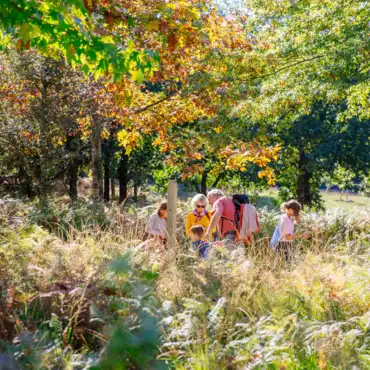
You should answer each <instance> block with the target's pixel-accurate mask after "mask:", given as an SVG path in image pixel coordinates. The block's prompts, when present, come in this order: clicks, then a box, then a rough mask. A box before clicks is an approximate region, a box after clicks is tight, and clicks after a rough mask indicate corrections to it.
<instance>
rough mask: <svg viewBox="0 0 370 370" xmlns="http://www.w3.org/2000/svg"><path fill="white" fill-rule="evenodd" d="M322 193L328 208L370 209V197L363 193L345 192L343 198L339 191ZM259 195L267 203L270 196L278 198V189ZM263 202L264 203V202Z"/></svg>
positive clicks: (349, 210) (347, 209) (274, 198)
mask: <svg viewBox="0 0 370 370" xmlns="http://www.w3.org/2000/svg"><path fill="white" fill-rule="evenodd" d="M321 195H322V199H323V201H324V206H325V208H326V209H341V210H346V211H348V212H351V211H353V210H354V209H356V210H358V209H364V210H365V209H370V198H368V197H365V196H363V195H359V194H352V193H350V194H348V195H346V194H343V195H342V199H341V195H340V193H339V192H330V191H322V192H321ZM259 197H262V198H264V200H265V203H267V204H268V203H269V202H268V198H272V200H277V199H278V191H277V189H275V188H271V189H270V190H268V191H265V192H261V193H260V194H259ZM270 203H271V202H270ZM262 204H264V203H263V202H262Z"/></svg>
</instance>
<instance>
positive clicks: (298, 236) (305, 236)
mask: <svg viewBox="0 0 370 370" xmlns="http://www.w3.org/2000/svg"><path fill="white" fill-rule="evenodd" d="M284 237H285V239H286V240H296V239H308V238H309V237H310V236H309V234H307V233H305V234H301V235H290V234H285V235H284Z"/></svg>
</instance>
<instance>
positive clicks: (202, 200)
mask: <svg viewBox="0 0 370 370" xmlns="http://www.w3.org/2000/svg"><path fill="white" fill-rule="evenodd" d="M191 205H192V207H193V209H195V210H196V211H197V212H198V213H201V212H203V211H204V210H205V209H206V208H207V206H208V199H207V197H206V196H205V195H204V194H197V195H194V197H193V199H192V200H191Z"/></svg>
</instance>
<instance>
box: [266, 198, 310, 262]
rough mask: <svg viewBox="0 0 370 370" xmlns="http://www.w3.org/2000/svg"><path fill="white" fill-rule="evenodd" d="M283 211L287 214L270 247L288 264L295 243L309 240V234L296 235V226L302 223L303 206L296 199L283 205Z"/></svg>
mask: <svg viewBox="0 0 370 370" xmlns="http://www.w3.org/2000/svg"><path fill="white" fill-rule="evenodd" d="M281 210H282V211H283V212H284V213H285V214H284V216H283V217H282V218H281V220H280V223H279V225H277V226H276V229H275V231H274V234H273V236H272V238H271V241H270V247H271V248H272V249H273V250H275V251H276V252H277V253H279V254H280V255H281V256H282V257H283V258H284V259H285V260H286V261H287V262H289V261H290V260H291V255H292V250H293V241H294V240H296V239H309V238H310V236H309V234H307V233H305V234H302V235H294V225H295V224H298V223H299V221H300V216H299V213H300V211H301V205H300V204H299V203H298V202H297V201H296V200H294V199H292V200H289V201H288V202H286V203H283V204H282V206H281Z"/></svg>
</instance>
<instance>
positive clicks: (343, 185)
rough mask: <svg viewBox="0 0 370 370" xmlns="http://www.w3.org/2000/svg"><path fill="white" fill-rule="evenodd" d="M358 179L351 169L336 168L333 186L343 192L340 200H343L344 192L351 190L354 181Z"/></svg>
mask: <svg viewBox="0 0 370 370" xmlns="http://www.w3.org/2000/svg"><path fill="white" fill-rule="evenodd" d="M355 178H356V174H355V173H354V172H352V171H351V170H350V169H348V168H345V167H342V166H340V165H338V166H336V167H335V169H334V173H333V175H332V183H333V185H337V186H338V187H339V189H340V190H341V193H340V198H339V200H342V195H343V192H346V191H347V190H349V188H351V187H353V185H354V182H353V180H354V179H355ZM346 200H347V201H348V193H347V192H346Z"/></svg>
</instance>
